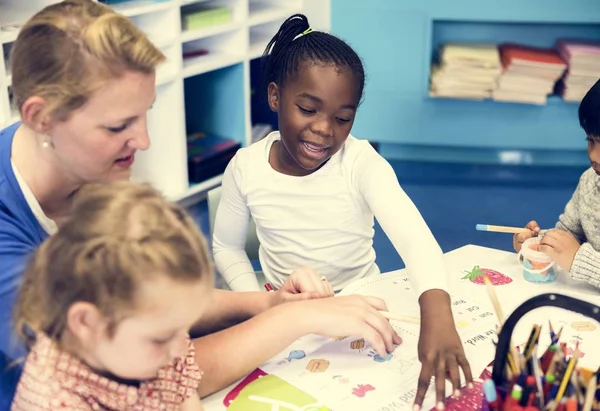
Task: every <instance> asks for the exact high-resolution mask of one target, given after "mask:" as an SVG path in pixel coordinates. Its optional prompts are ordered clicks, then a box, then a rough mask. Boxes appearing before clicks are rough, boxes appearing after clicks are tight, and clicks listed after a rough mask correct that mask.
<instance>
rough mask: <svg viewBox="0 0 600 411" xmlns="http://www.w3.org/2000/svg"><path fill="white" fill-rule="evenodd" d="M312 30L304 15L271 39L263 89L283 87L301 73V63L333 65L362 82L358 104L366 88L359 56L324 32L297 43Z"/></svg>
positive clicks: (265, 58)
mask: <svg viewBox="0 0 600 411" xmlns="http://www.w3.org/2000/svg"><path fill="white" fill-rule="evenodd" d="M309 27H310V25H309V23H308V19H307V18H306V16H305V15H303V14H294V15H293V16H291V17H289V18H288V19H287V20H286V21H285V22H283V24H282V25H281V27H280V28H279V31H278V32H277V34H275V36H274V37H273V38H272V39H271V41H270V42H269V44H268V45H267V48H266V49H265V52H264V54H263V57H262V66H263V73H264V81H265V84H264V87H263V90H264V91H266V89H267V87H268V85H269V84H270V83H271V82H274V83H276V84H278V85H280V86H282V85H283V84H285V82H286V81H287V80H288V79H290V78H291V77H293V76H295V75H296V74H297V73H298V68H299V67H300V65H301V64H302V63H314V64H332V65H334V66H335V67H336V68H338V69H343V68H348V69H350V70H352V72H353V73H354V75H355V76H356V77H357V79H358V81H359V102H360V101H361V100H362V96H363V90H364V88H365V70H364V68H363V64H362V61H361V59H360V57H359V56H358V54H356V52H355V51H354V50H353V49H352V47H350V46H349V45H348V44H347V43H346V42H344V41H343V40H341V39H339V38H337V37H335V36H333V35H331V34H328V33H324V32H322V31H312V32H310V33H309V34H306V35H303V36H301V37H299V38H297V39H296V40H294V38H296V36H298V35H299V34H301V33H303V32H304V31H305V30H307V29H308V28H309Z"/></svg>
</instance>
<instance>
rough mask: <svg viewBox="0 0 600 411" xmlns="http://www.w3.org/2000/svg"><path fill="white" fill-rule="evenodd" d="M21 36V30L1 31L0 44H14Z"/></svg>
mask: <svg viewBox="0 0 600 411" xmlns="http://www.w3.org/2000/svg"><path fill="white" fill-rule="evenodd" d="M18 35H19V30H16V29H15V30H6V31H5V30H3V29H0V42H1V43H2V44H6V43H12V42H13V41H15V40H16V39H17V36H18Z"/></svg>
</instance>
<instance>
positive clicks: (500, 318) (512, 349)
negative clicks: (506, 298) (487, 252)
mask: <svg viewBox="0 0 600 411" xmlns="http://www.w3.org/2000/svg"><path fill="white" fill-rule="evenodd" d="M483 281H484V282H485V286H486V289H487V292H488V296H489V297H490V300H491V301H492V305H493V306H494V310H495V311H496V316H497V317H498V322H499V324H500V330H502V325H503V324H504V314H503V313H502V307H501V306H500V301H498V297H497V296H496V293H495V292H494V287H493V286H492V282H491V281H490V279H489V277H488V276H487V275H486V276H484V277H483ZM509 349H510V356H511V357H512V361H510V359H509V362H508V363H509V364H510V366H511V367H512V368H513V369H514V373H513V374H514V375H518V374H519V372H521V370H520V367H519V362H518V361H517V359H518V358H519V354H518V353H517V350H516V349H515V346H514V345H513V344H512V341H511V342H510V343H509Z"/></svg>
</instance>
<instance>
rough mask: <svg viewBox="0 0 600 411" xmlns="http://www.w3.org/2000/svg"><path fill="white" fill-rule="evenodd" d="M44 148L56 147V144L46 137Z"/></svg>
mask: <svg viewBox="0 0 600 411" xmlns="http://www.w3.org/2000/svg"><path fill="white" fill-rule="evenodd" d="M42 147H43V148H50V147H54V144H52V142H51V141H50V138H49V137H48V136H44V142H43V143H42Z"/></svg>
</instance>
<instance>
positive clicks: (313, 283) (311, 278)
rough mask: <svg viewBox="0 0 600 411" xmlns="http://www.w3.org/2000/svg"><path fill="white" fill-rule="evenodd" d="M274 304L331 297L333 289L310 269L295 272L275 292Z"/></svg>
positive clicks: (300, 269) (325, 280) (303, 268)
mask: <svg viewBox="0 0 600 411" xmlns="http://www.w3.org/2000/svg"><path fill="white" fill-rule="evenodd" d="M276 294H277V298H276V301H275V305H276V304H281V303H284V302H290V301H299V300H308V299H311V298H326V297H333V295H334V293H333V288H332V287H331V284H329V281H327V279H326V278H324V277H321V276H320V275H319V273H317V271H315V270H314V269H312V268H310V267H302V268H299V269H297V270H295V271H294V272H293V273H292V274H291V275H290V276H289V277H288V278H287V280H286V281H285V283H283V285H282V286H281V288H280V289H279V290H278V291H277V293H276Z"/></svg>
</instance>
